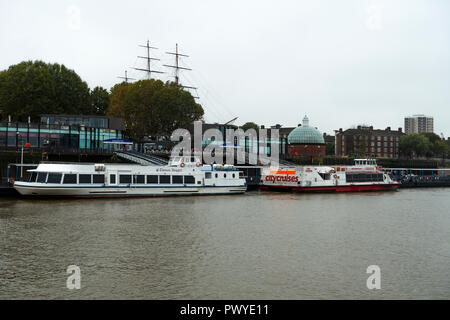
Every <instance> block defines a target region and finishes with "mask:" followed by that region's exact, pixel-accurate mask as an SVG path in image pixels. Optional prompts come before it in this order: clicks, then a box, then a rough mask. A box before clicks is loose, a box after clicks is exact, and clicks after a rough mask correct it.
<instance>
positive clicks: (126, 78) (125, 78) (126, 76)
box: [117, 70, 136, 83]
mask: <svg viewBox="0 0 450 320" xmlns="http://www.w3.org/2000/svg"><path fill="white" fill-rule="evenodd" d="M117 78H119V79H124V80H125V82H126V83H128V80H136V79H134V78H128V73H127V70H125V77H117Z"/></svg>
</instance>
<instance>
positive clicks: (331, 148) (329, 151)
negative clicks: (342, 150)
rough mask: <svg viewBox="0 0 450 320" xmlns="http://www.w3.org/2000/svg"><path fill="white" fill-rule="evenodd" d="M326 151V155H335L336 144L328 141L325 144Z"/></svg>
mask: <svg viewBox="0 0 450 320" xmlns="http://www.w3.org/2000/svg"><path fill="white" fill-rule="evenodd" d="M325 153H326V155H328V156H329V155H331V156H334V154H335V146H334V143H331V142H327V144H326V145H325Z"/></svg>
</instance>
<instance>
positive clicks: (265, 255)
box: [0, 189, 450, 299]
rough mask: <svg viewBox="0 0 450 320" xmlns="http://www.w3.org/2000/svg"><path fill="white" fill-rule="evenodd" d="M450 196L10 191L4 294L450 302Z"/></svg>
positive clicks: (422, 192) (3, 212)
mask: <svg viewBox="0 0 450 320" xmlns="http://www.w3.org/2000/svg"><path fill="white" fill-rule="evenodd" d="M449 196H450V189H402V190H400V191H397V192H384V193H349V194H290V193H271V192H258V191H253V192H248V193H247V194H245V195H236V196H207V197H178V198H141V199H109V200H108V199H98V200H95V199H94V200H87V199H86V200H19V199H9V200H6V199H0V240H1V247H0V248H1V252H0V298H2V299H13V298H16V299H25V298H26V299H41V298H43V299H316V298H318V299H431V298H436V299H449V298H450V209H449V208H450V197H449ZM69 265H76V266H79V268H80V270H81V289H80V290H69V289H67V287H66V280H67V277H68V274H67V273H66V271H67V267H68V266H69ZM370 265H377V266H379V267H380V270H381V289H379V290H377V289H374V290H369V289H368V288H367V286H366V281H367V278H368V277H369V276H370V274H367V273H366V271H367V267H368V266H370Z"/></svg>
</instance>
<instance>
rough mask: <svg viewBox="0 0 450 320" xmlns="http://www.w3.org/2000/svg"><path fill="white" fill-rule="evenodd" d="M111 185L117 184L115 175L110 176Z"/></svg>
mask: <svg viewBox="0 0 450 320" xmlns="http://www.w3.org/2000/svg"><path fill="white" fill-rule="evenodd" d="M109 183H110V184H116V175H115V174H110V175H109Z"/></svg>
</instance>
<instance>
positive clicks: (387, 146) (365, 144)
mask: <svg viewBox="0 0 450 320" xmlns="http://www.w3.org/2000/svg"><path fill="white" fill-rule="evenodd" d="M335 132H336V146H335V153H336V155H337V156H351V157H353V156H358V157H380V158H398V154H399V140H400V137H401V136H402V135H404V133H403V132H402V128H398V131H395V130H391V128H390V127H387V128H386V129H385V130H379V129H374V128H373V127H372V126H371V127H363V126H358V128H356V129H347V130H345V131H344V130H342V129H339V130H335Z"/></svg>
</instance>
